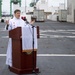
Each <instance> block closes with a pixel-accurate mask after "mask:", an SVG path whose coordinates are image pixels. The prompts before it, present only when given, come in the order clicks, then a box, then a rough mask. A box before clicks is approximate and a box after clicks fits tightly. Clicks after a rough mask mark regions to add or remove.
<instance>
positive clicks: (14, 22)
mask: <svg viewBox="0 0 75 75" xmlns="http://www.w3.org/2000/svg"><path fill="white" fill-rule="evenodd" d="M20 14H21V11H20V10H18V9H16V10H15V11H14V17H13V19H11V20H9V21H6V29H7V30H9V31H10V30H12V29H14V28H16V27H24V26H25V25H26V24H25V22H24V21H23V20H22V19H21V18H20ZM6 64H7V65H9V66H12V40H11V38H9V42H8V48H7V56H6Z"/></svg>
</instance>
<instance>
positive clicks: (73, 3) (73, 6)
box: [67, 0, 75, 23]
mask: <svg viewBox="0 0 75 75" xmlns="http://www.w3.org/2000/svg"><path fill="white" fill-rule="evenodd" d="M67 2H68V3H67V7H68V8H69V10H68V12H69V14H68V15H67V22H72V23H74V10H75V0H67Z"/></svg>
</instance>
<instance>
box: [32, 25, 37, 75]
mask: <svg viewBox="0 0 75 75" xmlns="http://www.w3.org/2000/svg"><path fill="white" fill-rule="evenodd" d="M34 27H35V26H33V25H32V48H33V49H32V50H33V51H32V55H33V56H32V59H33V61H32V63H33V72H32V73H35V75H38V74H37V73H36V71H35V67H34V66H35V63H34V60H35V59H34Z"/></svg>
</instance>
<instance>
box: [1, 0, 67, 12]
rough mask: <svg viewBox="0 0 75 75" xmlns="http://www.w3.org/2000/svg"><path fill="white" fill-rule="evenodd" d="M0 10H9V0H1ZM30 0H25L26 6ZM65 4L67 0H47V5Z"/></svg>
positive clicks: (23, 1) (23, 0) (23, 5)
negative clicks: (0, 8)
mask: <svg viewBox="0 0 75 75" xmlns="http://www.w3.org/2000/svg"><path fill="white" fill-rule="evenodd" d="M2 1H3V2H2V11H7V12H9V11H10V0H2ZM31 1H32V0H26V4H27V6H29V4H30V3H31ZM64 1H65V4H66V1H67V0H48V6H59V3H64ZM22 7H25V0H22Z"/></svg>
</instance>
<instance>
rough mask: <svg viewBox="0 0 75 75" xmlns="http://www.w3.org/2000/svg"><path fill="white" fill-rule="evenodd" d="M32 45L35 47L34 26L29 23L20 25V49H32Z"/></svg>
mask: <svg viewBox="0 0 75 75" xmlns="http://www.w3.org/2000/svg"><path fill="white" fill-rule="evenodd" d="M33 42H34V43H33ZM33 47H34V49H37V30H36V27H32V26H30V25H27V26H25V27H22V50H33Z"/></svg>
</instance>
